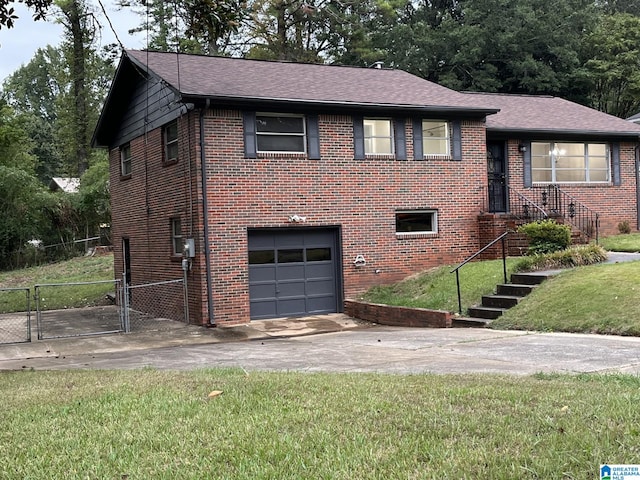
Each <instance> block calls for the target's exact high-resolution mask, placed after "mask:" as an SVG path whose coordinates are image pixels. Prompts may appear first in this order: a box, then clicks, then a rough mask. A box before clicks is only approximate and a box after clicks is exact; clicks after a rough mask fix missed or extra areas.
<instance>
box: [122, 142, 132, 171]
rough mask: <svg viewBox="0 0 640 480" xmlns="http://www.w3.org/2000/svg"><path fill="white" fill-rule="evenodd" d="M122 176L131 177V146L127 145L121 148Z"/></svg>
mask: <svg viewBox="0 0 640 480" xmlns="http://www.w3.org/2000/svg"><path fill="white" fill-rule="evenodd" d="M120 175H122V176H123V177H126V176H129V175H131V145H130V144H129V143H127V144H126V145H123V146H121V147H120Z"/></svg>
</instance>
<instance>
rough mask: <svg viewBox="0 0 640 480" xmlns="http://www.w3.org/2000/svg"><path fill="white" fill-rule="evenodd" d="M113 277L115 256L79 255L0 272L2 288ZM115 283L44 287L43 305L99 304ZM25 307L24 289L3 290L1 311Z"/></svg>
mask: <svg viewBox="0 0 640 480" xmlns="http://www.w3.org/2000/svg"><path fill="white" fill-rule="evenodd" d="M103 280H113V255H101V256H95V257H76V258H73V259H71V260H66V261H63V262H58V263H52V264H49V265H41V266H37V267H30V268H25V269H21V270H12V271H9V272H0V289H2V288H30V289H32V292H31V294H32V295H33V287H34V285H42V284H49V283H54V284H55V283H78V282H96V281H103ZM112 291H114V286H113V285H112V284H97V285H76V286H73V287H43V290H42V292H41V293H42V297H43V298H44V300H43V302H42V306H43V307H44V308H45V309H59V308H70V307H84V306H89V305H95V304H96V303H100V302H101V301H102V300H103V298H104V295H105V294H106V293H107V292H112ZM23 310H25V294H24V293H23V292H0V313H7V312H19V311H23Z"/></svg>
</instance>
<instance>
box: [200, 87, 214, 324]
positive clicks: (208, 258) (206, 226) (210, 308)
mask: <svg viewBox="0 0 640 480" xmlns="http://www.w3.org/2000/svg"><path fill="white" fill-rule="evenodd" d="M210 104H211V102H210V100H209V99H208V98H207V100H206V102H205V106H204V108H200V168H201V175H202V220H203V222H204V253H205V255H204V261H205V265H206V275H207V305H208V308H207V310H208V312H209V326H210V327H215V325H216V322H215V319H214V315H213V291H212V290H211V289H212V286H213V284H212V281H211V254H210V251H211V250H210V244H209V204H208V201H207V164H206V155H205V144H204V114H205V112H206V111H207V110H208V109H209V106H210Z"/></svg>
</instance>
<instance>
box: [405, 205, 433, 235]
mask: <svg viewBox="0 0 640 480" xmlns="http://www.w3.org/2000/svg"><path fill="white" fill-rule="evenodd" d="M424 233H429V234H434V233H438V211H437V210H401V211H398V212H396V234H397V235H409V234H424Z"/></svg>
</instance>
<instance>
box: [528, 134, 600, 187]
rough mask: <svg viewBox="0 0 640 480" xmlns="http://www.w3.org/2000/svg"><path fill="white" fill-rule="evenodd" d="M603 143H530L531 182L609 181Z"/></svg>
mask: <svg viewBox="0 0 640 480" xmlns="http://www.w3.org/2000/svg"><path fill="white" fill-rule="evenodd" d="M609 159H610V152H609V146H608V145H607V144H606V143H576V142H532V143H531V178H532V180H533V182H534V183H606V182H608V181H609V180H610V178H611V174H610V168H609V165H610V160H609Z"/></svg>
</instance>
